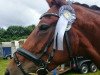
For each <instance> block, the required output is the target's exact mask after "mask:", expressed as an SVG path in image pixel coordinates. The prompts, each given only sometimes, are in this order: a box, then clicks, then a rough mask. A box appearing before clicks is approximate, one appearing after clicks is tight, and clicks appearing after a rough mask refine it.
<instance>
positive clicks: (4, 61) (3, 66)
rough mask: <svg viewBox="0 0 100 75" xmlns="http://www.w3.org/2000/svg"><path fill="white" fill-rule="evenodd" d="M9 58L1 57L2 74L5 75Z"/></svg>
mask: <svg viewBox="0 0 100 75" xmlns="http://www.w3.org/2000/svg"><path fill="white" fill-rule="evenodd" d="M7 64H8V60H3V59H0V75H4V72H5V69H6V66H7Z"/></svg>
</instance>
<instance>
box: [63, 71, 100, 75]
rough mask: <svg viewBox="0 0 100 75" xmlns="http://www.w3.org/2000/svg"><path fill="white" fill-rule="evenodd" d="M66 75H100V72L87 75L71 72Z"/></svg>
mask: <svg viewBox="0 0 100 75" xmlns="http://www.w3.org/2000/svg"><path fill="white" fill-rule="evenodd" d="M64 75H100V71H97V72H95V73H87V74H79V73H75V72H72V71H69V72H66V73H65V74H64Z"/></svg>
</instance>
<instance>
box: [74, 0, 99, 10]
mask: <svg viewBox="0 0 100 75" xmlns="http://www.w3.org/2000/svg"><path fill="white" fill-rule="evenodd" d="M75 4H77V5H80V6H83V7H86V8H89V9H92V10H96V11H100V7H98V6H97V5H92V6H89V5H87V4H81V3H78V2H75Z"/></svg>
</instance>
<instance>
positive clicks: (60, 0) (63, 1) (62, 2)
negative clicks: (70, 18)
mask: <svg viewBox="0 0 100 75" xmlns="http://www.w3.org/2000/svg"><path fill="white" fill-rule="evenodd" d="M55 2H56V4H57V5H59V6H62V5H66V4H67V0H55Z"/></svg>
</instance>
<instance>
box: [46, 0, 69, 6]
mask: <svg viewBox="0 0 100 75" xmlns="http://www.w3.org/2000/svg"><path fill="white" fill-rule="evenodd" d="M46 1H47V3H48V5H49V6H50V7H52V6H53V5H57V6H62V5H66V4H67V1H66V0H46Z"/></svg>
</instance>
